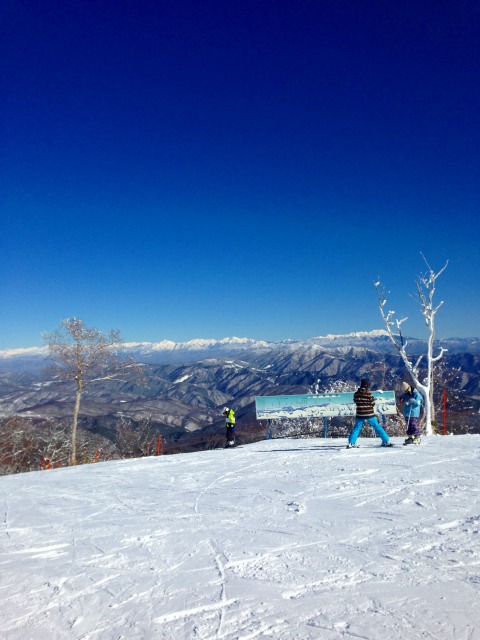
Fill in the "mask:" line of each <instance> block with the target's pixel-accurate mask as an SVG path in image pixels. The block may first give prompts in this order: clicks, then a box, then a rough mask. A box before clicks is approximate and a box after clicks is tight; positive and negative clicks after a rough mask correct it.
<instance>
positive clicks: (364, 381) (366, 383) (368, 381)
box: [360, 378, 370, 389]
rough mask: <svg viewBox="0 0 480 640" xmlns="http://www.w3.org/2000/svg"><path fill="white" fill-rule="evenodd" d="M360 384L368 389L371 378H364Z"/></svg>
mask: <svg viewBox="0 0 480 640" xmlns="http://www.w3.org/2000/svg"><path fill="white" fill-rule="evenodd" d="M360 386H361V387H363V388H364V389H368V388H369V387H370V380H367V378H363V380H360Z"/></svg>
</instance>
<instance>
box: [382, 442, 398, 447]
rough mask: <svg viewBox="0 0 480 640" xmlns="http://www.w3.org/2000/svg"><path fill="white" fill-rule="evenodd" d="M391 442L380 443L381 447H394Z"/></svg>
mask: <svg viewBox="0 0 480 640" xmlns="http://www.w3.org/2000/svg"><path fill="white" fill-rule="evenodd" d="M394 446H395V445H394V444H393V442H390V441H389V442H382V447H394Z"/></svg>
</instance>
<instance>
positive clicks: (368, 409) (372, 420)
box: [347, 378, 393, 449]
mask: <svg viewBox="0 0 480 640" xmlns="http://www.w3.org/2000/svg"><path fill="white" fill-rule="evenodd" d="M353 401H354V402H355V406H356V408H357V410H356V416H355V424H354V425H353V429H352V430H351V432H350V435H349V436H348V445H347V449H353V448H355V447H357V446H358V445H357V444H356V442H357V438H358V436H359V434H360V431H361V430H362V427H363V425H364V424H365V422H368V424H369V425H370V426H371V427H373V429H374V430H375V433H376V434H377V436H378V437H379V438H381V440H382V447H393V444H392V443H391V442H390V439H389V437H388V434H387V432H386V431H385V429H384V428H383V427H382V426H381V425H380V424H379V422H378V420H377V417H376V416H375V398H374V397H373V396H372V394H371V393H370V382H369V381H368V380H366V379H365V378H364V379H363V380H361V382H360V387H359V388H358V389H357V390H356V391H355V393H354V394H353Z"/></svg>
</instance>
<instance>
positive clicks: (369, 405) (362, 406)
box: [353, 387, 375, 419]
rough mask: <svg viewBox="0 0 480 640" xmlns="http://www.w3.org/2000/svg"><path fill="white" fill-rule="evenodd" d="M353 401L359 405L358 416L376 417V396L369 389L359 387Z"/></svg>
mask: <svg viewBox="0 0 480 640" xmlns="http://www.w3.org/2000/svg"><path fill="white" fill-rule="evenodd" d="M353 401H354V402H355V404H356V406H357V418H365V419H366V418H374V417H375V398H374V397H373V396H372V394H371V393H370V391H369V390H368V389H365V388H363V387H360V389H357V390H356V391H355V393H354V394H353Z"/></svg>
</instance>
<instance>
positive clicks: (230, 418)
mask: <svg viewBox="0 0 480 640" xmlns="http://www.w3.org/2000/svg"><path fill="white" fill-rule="evenodd" d="M223 415H224V416H225V427H226V439H227V441H226V443H225V449H228V448H230V447H234V446H235V411H234V410H233V409H229V408H228V407H225V409H224V410H223Z"/></svg>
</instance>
